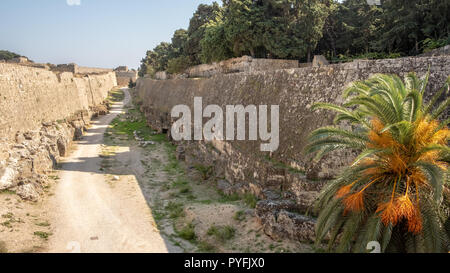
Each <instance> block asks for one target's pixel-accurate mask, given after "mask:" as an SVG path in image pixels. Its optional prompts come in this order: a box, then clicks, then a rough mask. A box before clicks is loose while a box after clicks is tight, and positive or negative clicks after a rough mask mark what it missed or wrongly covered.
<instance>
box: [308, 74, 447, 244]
mask: <svg viewBox="0 0 450 273" xmlns="http://www.w3.org/2000/svg"><path fill="white" fill-rule="evenodd" d="M428 76H429V75H427V77H425V79H423V80H420V79H418V78H417V77H416V75H415V74H413V73H411V74H409V75H408V76H407V77H406V79H405V83H403V82H402V80H401V79H400V78H399V77H398V76H395V75H392V76H391V75H376V76H374V77H372V78H370V79H369V80H366V81H363V82H356V83H354V84H353V85H352V86H351V87H350V88H349V89H347V90H345V92H344V94H343V96H344V98H346V102H345V103H344V106H338V105H332V104H325V103H319V104H316V105H315V108H316V109H317V108H322V109H328V110H333V111H335V112H337V113H338V115H337V117H336V123H337V124H339V123H341V122H343V121H345V122H349V123H351V124H352V129H349V130H344V129H341V128H340V127H338V126H337V127H325V128H321V129H318V130H316V131H314V132H313V133H312V134H311V136H310V144H309V145H308V146H307V148H306V151H307V152H309V153H316V154H317V158H321V157H322V156H323V155H325V154H327V153H329V152H332V151H335V150H339V149H354V150H357V151H359V152H360V154H359V156H358V157H357V159H356V160H355V162H354V163H353V165H352V166H350V167H348V168H346V169H345V170H344V171H343V172H342V174H341V175H340V176H338V177H337V179H336V180H335V181H334V182H332V183H331V184H329V185H328V186H327V187H326V188H325V189H324V190H323V192H322V193H321V195H320V197H319V201H318V208H319V209H320V215H319V218H318V223H317V226H316V234H317V244H320V243H321V241H322V239H324V238H325V236H326V235H327V234H329V233H330V234H331V238H330V240H329V247H330V250H337V251H340V252H349V251H354V252H364V251H365V249H366V246H367V244H368V243H369V242H371V241H377V242H379V243H380V244H381V247H382V251H383V252H385V251H388V252H447V251H448V249H447V248H448V243H449V234H448V230H447V231H446V230H445V225H448V218H449V215H448V213H449V208H450V196H449V189H450V185H449V182H448V178H447V176H448V164H449V162H450V157H449V156H450V150H449V147H448V141H449V140H450V130H449V129H448V127H447V125H448V122H449V120H448V119H447V120H445V121H440V120H442V119H443V118H445V114H446V111H447V109H448V106H449V103H450V99H449V97H448V92H449V84H450V77H449V78H448V79H447V82H446V84H445V86H444V87H443V88H442V89H441V91H439V92H437V93H436V95H435V96H434V98H433V99H432V100H431V102H430V103H428V104H426V103H425V102H424V101H423V96H424V92H425V89H426V86H427V82H428ZM441 97H444V98H445V99H444V101H443V102H442V103H440V104H437V103H436V102H438V101H439V99H440V98H441ZM446 221H447V224H446ZM335 247H336V249H334V248H335Z"/></svg>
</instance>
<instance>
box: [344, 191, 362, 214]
mask: <svg viewBox="0 0 450 273" xmlns="http://www.w3.org/2000/svg"><path fill="white" fill-rule="evenodd" d="M343 203H344V206H345V210H344V213H345V214H347V213H348V212H349V211H362V210H363V209H364V192H363V191H360V192H357V193H354V194H352V195H349V196H348V197H346V198H345V199H344V200H343Z"/></svg>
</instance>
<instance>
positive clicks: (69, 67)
mask: <svg viewBox="0 0 450 273" xmlns="http://www.w3.org/2000/svg"><path fill="white" fill-rule="evenodd" d="M51 70H52V71H55V72H71V73H74V74H105V73H109V72H112V71H113V70H112V69H109V68H97V67H85V66H78V65H77V64H74V63H71V64H59V65H57V66H54V67H52V68H51Z"/></svg>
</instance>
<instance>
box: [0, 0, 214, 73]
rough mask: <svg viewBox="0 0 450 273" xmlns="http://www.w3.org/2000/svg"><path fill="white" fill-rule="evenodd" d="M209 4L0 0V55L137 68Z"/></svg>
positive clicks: (185, 0)
mask: <svg viewBox="0 0 450 273" xmlns="http://www.w3.org/2000/svg"><path fill="white" fill-rule="evenodd" d="M79 1H80V2H81V3H80V5H76V3H77V2H79ZM212 2H214V1H213V0H0V11H1V14H0V50H9V51H13V52H16V53H18V54H21V55H24V56H27V57H29V58H30V59H32V60H33V61H35V62H42V63H47V62H50V63H54V64H61V63H71V62H74V63H77V64H79V65H82V66H92V67H105V68H114V67H117V66H119V65H128V66H129V67H130V68H137V67H138V66H139V63H140V60H141V59H142V57H144V56H145V53H146V51H147V50H148V49H152V48H154V47H155V46H156V45H157V44H158V43H160V42H161V41H170V38H171V37H172V34H173V32H174V31H175V30H176V29H179V28H187V27H188V25H189V19H190V18H191V17H192V14H193V13H194V12H195V10H196V8H197V6H198V5H199V4H200V3H208V4H210V3H212ZM217 2H219V3H221V1H220V0H219V1H217ZM68 3H70V4H72V5H69V4H68ZM74 3H75V4H74Z"/></svg>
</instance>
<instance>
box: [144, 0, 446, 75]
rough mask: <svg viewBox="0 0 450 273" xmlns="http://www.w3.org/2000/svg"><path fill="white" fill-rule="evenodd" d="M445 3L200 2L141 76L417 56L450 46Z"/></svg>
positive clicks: (398, 0) (354, 0)
mask: <svg viewBox="0 0 450 273" xmlns="http://www.w3.org/2000/svg"><path fill="white" fill-rule="evenodd" d="M449 20H450V2H449V1H440V0H411V1H403V0H384V1H382V5H381V6H375V5H368V4H367V0H345V1H342V3H341V2H340V1H333V0H301V1H300V0H282V1H278V0H256V1H254V0H223V3H222V6H220V5H219V4H217V3H216V2H214V3H213V4H211V5H206V4H201V5H199V7H198V9H197V11H196V12H195V13H194V15H193V17H192V18H191V20H190V23H189V27H188V29H187V30H183V29H180V30H177V31H175V33H174V35H173V38H172V42H171V43H166V42H163V43H161V44H160V45H158V46H157V47H155V48H154V49H153V50H149V51H148V52H147V54H146V56H145V58H144V59H143V60H142V65H141V68H140V75H141V76H143V75H145V74H150V75H153V74H154V73H155V72H157V71H163V70H167V69H169V70H170V73H178V72H181V71H183V70H184V69H185V68H186V67H188V66H191V65H197V64H200V63H210V62H213V61H221V60H225V59H228V58H231V57H241V56H243V55H250V56H253V57H257V58H281V59H295V60H301V61H310V60H311V58H312V55H313V54H322V55H325V56H326V57H327V58H328V59H330V60H335V61H348V60H352V59H355V58H369V59H377V58H386V57H398V56H408V55H417V54H420V53H422V52H427V51H429V50H431V49H434V48H437V47H441V46H444V45H446V44H449V43H450V26H449V24H448V21H449Z"/></svg>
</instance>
